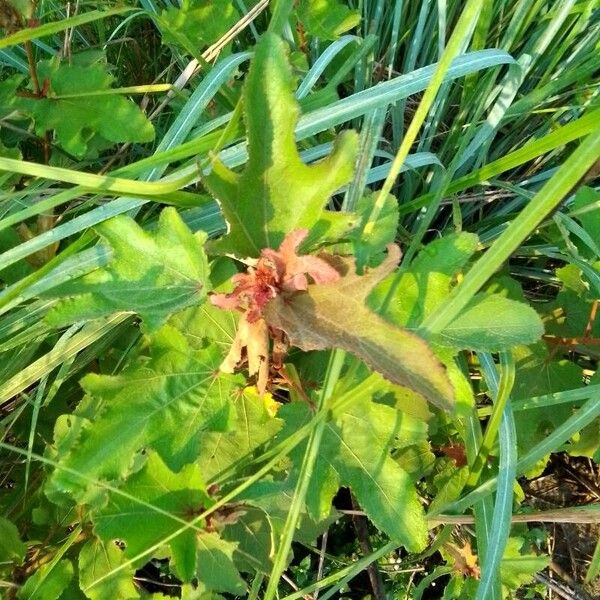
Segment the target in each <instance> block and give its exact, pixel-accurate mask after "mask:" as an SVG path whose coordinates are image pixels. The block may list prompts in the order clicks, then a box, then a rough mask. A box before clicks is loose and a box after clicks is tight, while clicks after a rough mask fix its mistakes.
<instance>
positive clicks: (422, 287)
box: [369, 232, 478, 328]
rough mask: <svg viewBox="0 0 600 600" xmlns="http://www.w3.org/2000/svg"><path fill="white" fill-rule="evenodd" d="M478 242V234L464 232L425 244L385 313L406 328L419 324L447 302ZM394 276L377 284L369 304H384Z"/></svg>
mask: <svg viewBox="0 0 600 600" xmlns="http://www.w3.org/2000/svg"><path fill="white" fill-rule="evenodd" d="M477 244H478V238H477V236H476V235H474V234H472V233H464V232H463V233H455V234H451V235H448V236H446V237H443V238H441V239H439V240H435V241H434V242H431V243H430V244H428V245H427V246H425V247H424V248H423V249H422V250H421V252H420V253H419V254H418V255H417V257H416V258H415V260H414V261H413V262H412V263H411V265H410V268H409V269H408V270H407V271H405V272H403V273H402V275H401V276H400V279H399V281H398V284H397V287H396V289H395V291H394V293H393V296H392V300H391V302H390V303H389V306H388V309H387V311H386V313H385V315H384V316H385V317H388V318H389V319H390V320H391V321H393V322H394V323H397V324H398V325H401V326H404V327H409V328H416V327H418V326H419V325H420V324H421V323H422V322H423V320H424V319H425V318H426V317H427V316H428V315H430V314H432V313H433V312H434V311H435V309H436V308H437V307H438V306H440V305H441V304H442V303H443V302H444V300H445V299H446V297H447V296H448V294H449V293H450V289H451V287H452V282H453V279H454V277H455V276H456V275H457V274H458V273H460V271H461V270H462V269H463V268H464V267H465V266H466V265H467V263H468V261H469V259H470V258H471V256H473V254H474V253H475V251H476V250H477ZM395 279H396V276H395V275H394V276H392V277H390V278H388V279H386V280H385V281H383V282H382V283H381V284H380V285H378V286H377V288H376V289H375V290H374V292H373V294H371V296H370V298H369V305H370V306H372V307H373V308H379V307H380V306H381V305H382V303H383V300H384V299H385V298H386V296H387V294H388V291H389V289H390V285H391V283H392V282H393V281H395Z"/></svg>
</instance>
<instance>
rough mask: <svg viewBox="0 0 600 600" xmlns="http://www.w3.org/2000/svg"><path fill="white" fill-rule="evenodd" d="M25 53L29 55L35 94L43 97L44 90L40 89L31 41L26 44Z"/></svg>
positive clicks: (28, 60)
mask: <svg viewBox="0 0 600 600" xmlns="http://www.w3.org/2000/svg"><path fill="white" fill-rule="evenodd" d="M25 53H26V54H27V62H28V64H29V75H30V76H31V82H32V83H33V92H34V94H35V95H36V96H37V97H38V98H39V97H40V96H41V95H42V88H41V87H40V81H39V79H38V74H37V65H36V64H35V58H34V56H33V45H32V44H31V40H27V41H26V42H25Z"/></svg>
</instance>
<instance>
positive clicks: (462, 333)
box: [434, 294, 544, 352]
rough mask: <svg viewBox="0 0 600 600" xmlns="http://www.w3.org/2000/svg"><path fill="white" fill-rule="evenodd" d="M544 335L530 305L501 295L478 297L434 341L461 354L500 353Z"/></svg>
mask: <svg viewBox="0 0 600 600" xmlns="http://www.w3.org/2000/svg"><path fill="white" fill-rule="evenodd" d="M543 333H544V327H543V325H542V321H541V319H540V317H539V316H538V314H537V313H536V312H535V310H533V308H531V307H530V306H528V305H527V304H524V303H523V302H515V301H514V300H510V299H508V298H505V297H504V296H501V295H500V294H477V295H476V296H474V297H473V300H472V301H471V302H470V303H469V304H468V305H467V306H466V307H465V309H464V310H463V312H462V313H461V314H460V315H459V316H458V317H457V318H456V319H454V321H452V322H451V323H450V325H448V326H447V327H446V328H445V329H444V330H443V331H442V332H441V333H440V334H439V335H438V336H435V337H434V340H435V342H436V343H439V344H442V345H444V346H452V347H454V348H457V349H461V350H462V349H469V350H479V351H484V352H498V351H500V350H507V349H509V348H512V347H513V346H516V345H518V344H531V343H533V342H535V341H537V340H539V339H540V337H541V336H542V334H543Z"/></svg>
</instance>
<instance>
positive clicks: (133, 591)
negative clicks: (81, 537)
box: [79, 538, 140, 600]
mask: <svg viewBox="0 0 600 600" xmlns="http://www.w3.org/2000/svg"><path fill="white" fill-rule="evenodd" d="M123 562H124V557H123V551H122V550H121V549H120V548H119V547H118V546H117V545H116V544H115V543H114V542H108V543H105V542H104V541H102V540H100V539H98V538H94V539H92V540H90V541H89V542H87V543H86V544H85V546H83V548H82V549H81V552H80V553H79V585H80V587H81V589H82V590H83V592H84V593H85V595H86V596H87V597H88V598H90V600H114V599H115V598H119V599H120V600H136V599H137V598H139V597H140V594H139V592H138V590H137V588H136V587H135V585H134V583H133V576H134V575H135V570H134V568H133V567H132V566H130V567H128V568H125V569H120V570H119V571H116V572H115V573H114V574H113V575H112V576H110V577H108V578H107V579H103V580H102V581H101V582H100V583H98V584H96V585H93V584H94V582H95V581H96V580H97V579H100V578H102V577H104V576H105V575H107V574H109V573H111V572H112V571H113V570H114V569H116V568H117V567H120V566H121V565H122V564H123Z"/></svg>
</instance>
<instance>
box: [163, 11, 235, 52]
mask: <svg viewBox="0 0 600 600" xmlns="http://www.w3.org/2000/svg"><path fill="white" fill-rule="evenodd" d="M238 18H239V15H238V13H237V11H236V10H235V8H234V3H233V2H232V0H183V1H182V2H181V6H180V7H179V8H176V7H174V6H169V8H167V9H166V10H163V11H162V13H161V15H160V17H159V18H158V19H157V21H158V25H159V27H160V30H161V34H162V39H163V43H167V44H176V45H178V46H180V47H182V48H183V49H184V50H186V51H188V52H190V53H191V54H193V55H198V54H199V53H200V50H202V49H203V48H204V47H206V46H208V45H210V44H212V43H214V42H216V41H217V40H218V39H219V38H220V37H221V36H222V35H223V34H224V33H225V32H226V31H227V30H228V29H230V28H231V26H232V25H234V24H235V22H236V21H237V20H238Z"/></svg>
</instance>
